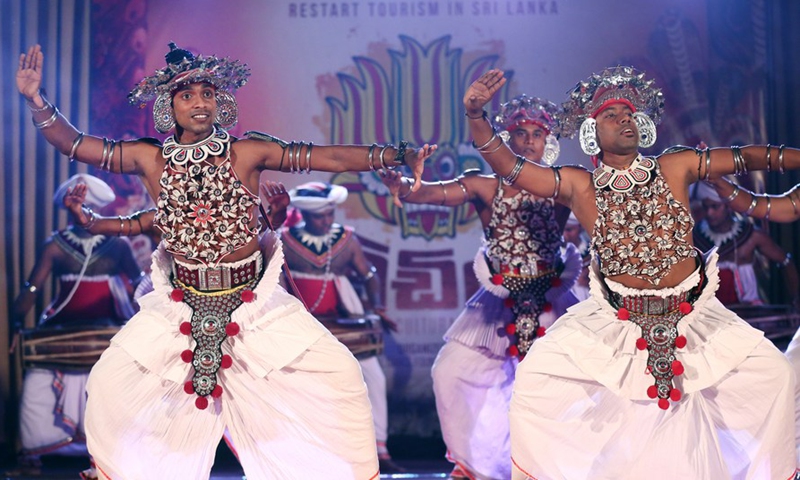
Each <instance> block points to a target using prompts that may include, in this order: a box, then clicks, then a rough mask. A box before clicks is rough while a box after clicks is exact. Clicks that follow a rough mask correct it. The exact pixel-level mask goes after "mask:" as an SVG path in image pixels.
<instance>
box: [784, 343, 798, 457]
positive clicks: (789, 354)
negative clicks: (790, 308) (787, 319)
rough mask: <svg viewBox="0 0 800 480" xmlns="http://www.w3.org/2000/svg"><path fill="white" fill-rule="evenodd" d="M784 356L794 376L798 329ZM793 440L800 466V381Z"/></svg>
mask: <svg viewBox="0 0 800 480" xmlns="http://www.w3.org/2000/svg"><path fill="white" fill-rule="evenodd" d="M786 358H788V359H789V363H791V365H792V370H794V373H795V376H798V375H800V329H798V330H797V332H795V334H794V337H792V341H791V342H789V346H788V347H787V348H786ZM794 391H795V393H794V398H795V415H797V416H798V417H795V441H796V442H797V466H798V468H800V382H798V384H796V385H795V390H794Z"/></svg>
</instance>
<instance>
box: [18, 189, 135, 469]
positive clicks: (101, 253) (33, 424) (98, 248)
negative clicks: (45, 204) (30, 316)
mask: <svg viewBox="0 0 800 480" xmlns="http://www.w3.org/2000/svg"><path fill="white" fill-rule="evenodd" d="M78 183H83V184H86V186H87V192H86V199H85V203H86V204H87V205H89V206H90V207H92V208H95V209H98V208H102V207H104V206H106V205H108V204H109V203H111V202H112V201H114V198H115V196H114V192H113V191H112V190H111V188H110V187H109V186H108V184H106V183H105V182H104V181H102V180H100V179H99V178H97V177H94V176H91V175H88V174H77V175H74V176H73V177H71V178H70V179H69V180H67V181H66V182H64V183H62V184H61V186H59V188H58V190H56V192H55V195H54V197H53V202H54V203H55V205H56V206H57V207H63V199H64V196H65V195H66V193H67V191H68V189H70V188H71V187H74V186H75V185H77V184H78ZM69 221H70V224H69V225H68V226H67V228H65V229H63V230H59V231H56V232H54V233H53V234H52V235H51V236H50V237H49V238H48V239H47V240H46V241H45V244H44V247H43V248H42V252H41V255H40V256H39V258H38V260H37V261H36V264H35V265H34V267H33V271H31V273H30V275H29V276H28V281H27V282H25V284H24V285H23V286H22V289H21V291H20V293H19V295H18V296H17V298H16V299H15V300H14V307H13V317H12V318H14V320H15V330H20V329H22V328H23V327H31V326H32V325H24V318H25V316H26V314H27V313H28V311H30V309H31V308H32V307H33V305H34V304H35V302H36V298H37V297H38V295H39V293H40V292H41V291H42V289H44V288H45V287H46V286H47V285H49V284H48V277H49V276H50V275H51V274H52V275H54V276H55V277H56V279H57V281H58V294H57V295H56V297H55V300H53V302H52V303H51V304H50V305H49V306H48V307H47V308H46V309H45V311H44V313H43V314H42V316H41V318H40V319H39V321H38V322H37V324H36V328H37V329H42V330H43V331H42V332H40V334H44V332H45V331H47V330H51V331H52V334H53V336H54V338H55V337H57V336H58V335H59V334H63V333H64V332H63V331H62V330H63V329H64V328H70V329H72V328H84V329H93V328H97V327H107V326H121V325H122V324H123V323H125V321H126V320H128V318H130V317H131V316H132V315H133V313H134V311H133V307H132V305H131V302H130V293H131V292H132V283H136V282H137V281H138V280H139V279H140V278H141V277H140V276H141V271H140V269H139V266H138V265H137V263H136V260H135V259H134V256H133V252H132V251H131V247H130V244H129V243H128V242H127V241H125V240H122V239H119V238H116V237H107V236H104V235H92V234H90V233H88V232H87V231H86V230H85V229H83V228H81V227H78V226H77V225H75V224H74V217H73V216H72V215H70V216H69ZM45 329H47V330H45ZM75 348H79V345H77V346H75ZM53 366H54V367H55V368H53V369H45V368H31V369H28V370H27V371H26V372H25V379H24V380H23V384H22V399H21V403H20V438H21V442H22V451H21V452H20V454H19V465H18V467H17V469H16V470H15V471H14V472H8V473H17V474H21V475H37V474H39V473H40V472H41V461H40V456H41V455H43V454H48V455H50V454H55V455H87V456H88V452H87V450H86V443H85V442H86V440H85V438H86V437H85V434H84V430H83V420H84V407H85V404H86V394H85V392H84V390H85V389H84V387H85V384H86V379H87V377H88V374H89V368H90V367H87V368H86V369H85V370H82V371H75V370H73V369H70V370H69V371H66V370H62V369H60V368H58V365H53Z"/></svg>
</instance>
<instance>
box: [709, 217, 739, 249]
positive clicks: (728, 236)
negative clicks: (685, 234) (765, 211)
mask: <svg viewBox="0 0 800 480" xmlns="http://www.w3.org/2000/svg"><path fill="white" fill-rule="evenodd" d="M700 232H701V233H702V234H703V236H705V237H706V238H707V239H709V240H711V242H712V243H713V244H714V245H716V246H717V247H720V246H722V245H724V244H725V243H727V242H730V241H731V240H733V239H734V238H736V237H738V236H739V234H740V233H742V222H738V221H734V222H733V226H731V229H730V230H728V231H727V232H715V231H714V230H711V227H710V226H708V222H707V221H706V222H702V223H701V224H700Z"/></svg>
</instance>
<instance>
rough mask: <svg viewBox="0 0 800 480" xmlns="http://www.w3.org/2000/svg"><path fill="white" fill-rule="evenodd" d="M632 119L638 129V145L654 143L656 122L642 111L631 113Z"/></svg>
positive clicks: (645, 146)
mask: <svg viewBox="0 0 800 480" xmlns="http://www.w3.org/2000/svg"><path fill="white" fill-rule="evenodd" d="M633 121H634V122H636V128H638V129H639V146H640V147H642V148H648V147H652V146H653V145H655V143H656V124H655V123H653V120H651V119H650V117H648V116H647V115H645V114H644V113H642V112H636V113H634V114H633Z"/></svg>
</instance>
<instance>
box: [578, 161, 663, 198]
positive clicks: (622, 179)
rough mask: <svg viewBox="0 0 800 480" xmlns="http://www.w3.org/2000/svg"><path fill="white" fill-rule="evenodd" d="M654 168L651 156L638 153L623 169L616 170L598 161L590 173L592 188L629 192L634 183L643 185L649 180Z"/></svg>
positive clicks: (654, 163) (654, 164)
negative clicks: (592, 182)
mask: <svg viewBox="0 0 800 480" xmlns="http://www.w3.org/2000/svg"><path fill="white" fill-rule="evenodd" d="M655 168H656V162H655V160H653V159H652V158H647V157H643V156H642V154H639V156H637V157H636V158H635V159H634V160H633V162H631V164H630V166H629V167H628V168H627V169H625V170H617V169H616V168H611V167H609V166H608V165H606V164H604V163H603V162H600V164H599V165H598V166H597V168H596V169H595V170H594V173H593V174H592V179H593V180H594V188H596V189H597V190H602V189H604V188H606V187H607V188H610V189H611V190H613V191H615V192H622V193H625V192H629V191H630V190H631V189H632V188H633V187H635V186H636V185H644V184H645V183H647V182H649V181H650V178H651V177H652V175H651V172H652V171H653V170H654V169H655Z"/></svg>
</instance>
